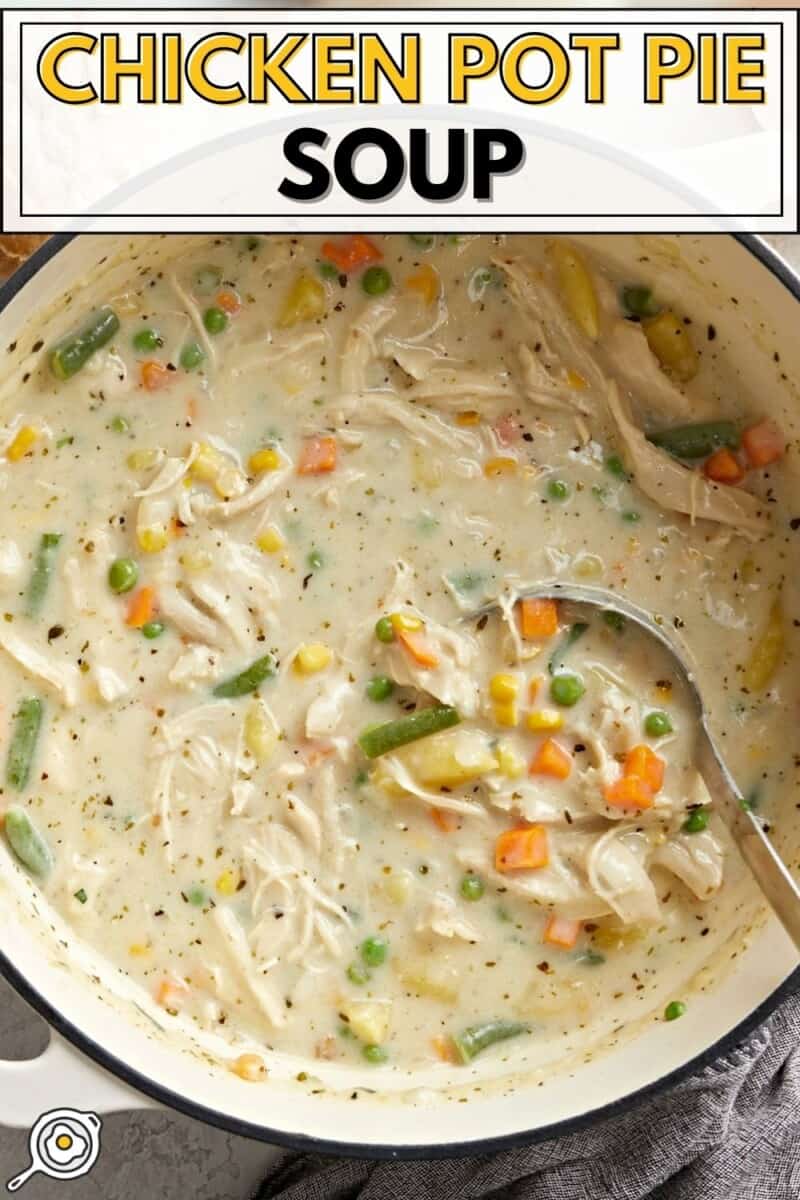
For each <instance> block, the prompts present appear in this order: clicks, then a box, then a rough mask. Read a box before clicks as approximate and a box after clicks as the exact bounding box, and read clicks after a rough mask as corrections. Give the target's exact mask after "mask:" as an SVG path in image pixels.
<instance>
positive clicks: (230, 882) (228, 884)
mask: <svg viewBox="0 0 800 1200" xmlns="http://www.w3.org/2000/svg"><path fill="white" fill-rule="evenodd" d="M214 886H215V887H216V889H217V891H218V892H219V894H220V895H221V896H233V895H234V894H235V893H236V889H237V887H238V886H239V879H238V877H237V876H236V875H235V874H234V872H233V871H231V870H225V871H223V872H222V874H221V875H219V876H218V877H217V882H216V884H215V885H214Z"/></svg>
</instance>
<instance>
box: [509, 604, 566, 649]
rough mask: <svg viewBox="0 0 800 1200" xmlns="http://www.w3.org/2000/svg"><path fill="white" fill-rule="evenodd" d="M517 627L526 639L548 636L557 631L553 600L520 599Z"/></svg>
mask: <svg viewBox="0 0 800 1200" xmlns="http://www.w3.org/2000/svg"><path fill="white" fill-rule="evenodd" d="M519 627H520V632H521V634H522V636H523V637H524V638H525V639H526V640H527V641H531V640H536V639H541V638H549V637H552V636H553V634H555V633H558V609H557V607H556V602H555V600H531V599H528V600H520V603H519Z"/></svg>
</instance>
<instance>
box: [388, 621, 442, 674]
mask: <svg viewBox="0 0 800 1200" xmlns="http://www.w3.org/2000/svg"><path fill="white" fill-rule="evenodd" d="M395 634H396V636H397V640H398V642H400V645H401V646H402V647H403V649H404V650H407V651H408V653H409V654H410V655H411V657H412V658H413V660H414V662H415V663H417V664H418V665H419V666H420V667H438V665H439V655H438V654H437V653H436V651H435V650H434V648H433V646H432V645H431V643H430V642H429V640H428V638H427V637H426V636H425V634H424V632H423V631H422V630H421V629H396V630H395Z"/></svg>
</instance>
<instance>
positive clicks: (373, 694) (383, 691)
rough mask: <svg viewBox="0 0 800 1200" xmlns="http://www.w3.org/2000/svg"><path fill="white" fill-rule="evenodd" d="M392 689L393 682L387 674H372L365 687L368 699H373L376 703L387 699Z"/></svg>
mask: <svg viewBox="0 0 800 1200" xmlns="http://www.w3.org/2000/svg"><path fill="white" fill-rule="evenodd" d="M393 691H394V683H393V682H392V680H391V679H390V678H389V676H388V675H373V677H372V679H370V681H369V683H368V684H367V687H366V692H367V695H368V696H369V698H370V700H375V701H376V702H377V703H378V704H380V703H381V701H383V700H388V699H389V697H390V696H391V694H392V692H393Z"/></svg>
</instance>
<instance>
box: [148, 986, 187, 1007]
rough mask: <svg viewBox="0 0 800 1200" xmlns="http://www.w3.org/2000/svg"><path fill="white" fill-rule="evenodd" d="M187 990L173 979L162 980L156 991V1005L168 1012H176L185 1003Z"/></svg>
mask: <svg viewBox="0 0 800 1200" xmlns="http://www.w3.org/2000/svg"><path fill="white" fill-rule="evenodd" d="M188 995H189V989H188V988H187V987H184V986H183V984H182V983H175V981H174V980H173V979H162V980H161V983H160V984H159V985H158V988H157V990H156V1003H157V1004H160V1005H161V1007H162V1008H166V1009H167V1011H168V1012H177V1011H178V1009H179V1008H180V1007H181V1006H182V1005H183V1004H184V1003H185V1001H186V999H187V997H188Z"/></svg>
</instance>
